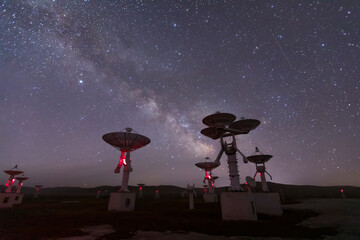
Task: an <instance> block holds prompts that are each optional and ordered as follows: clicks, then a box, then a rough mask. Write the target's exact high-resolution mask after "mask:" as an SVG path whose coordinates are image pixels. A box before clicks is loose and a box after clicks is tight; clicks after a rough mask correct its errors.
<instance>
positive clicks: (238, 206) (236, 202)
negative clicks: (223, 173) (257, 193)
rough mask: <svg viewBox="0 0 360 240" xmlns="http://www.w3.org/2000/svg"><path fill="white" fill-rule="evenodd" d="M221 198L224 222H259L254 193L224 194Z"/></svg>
mask: <svg viewBox="0 0 360 240" xmlns="http://www.w3.org/2000/svg"><path fill="white" fill-rule="evenodd" d="M220 198H221V214H222V219H223V220H250V221H257V213H256V206H255V202H254V197H253V194H252V193H249V192H222V193H221V194H220Z"/></svg>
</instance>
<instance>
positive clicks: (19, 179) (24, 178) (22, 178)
mask: <svg viewBox="0 0 360 240" xmlns="http://www.w3.org/2000/svg"><path fill="white" fill-rule="evenodd" d="M15 179H16V180H18V181H21V182H22V181H25V180H27V179H29V178H28V177H16V178H15Z"/></svg>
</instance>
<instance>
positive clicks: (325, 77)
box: [0, 0, 360, 187]
mask: <svg viewBox="0 0 360 240" xmlns="http://www.w3.org/2000/svg"><path fill="white" fill-rule="evenodd" d="M359 19H360V3H359V1H350V0H349V1H330V0H329V1H327V0H323V1H285V0H283V1H240V0H239V1H235V0H234V1H225V0H224V1H195V0H191V1H190V0H188V1H154V2H153V1H145V0H144V1H141V0H139V1H133V0H129V1H110V0H109V1H105V0H104V1H103V0H102V1H95V0H92V1H90V0H87V1H65V0H61V1H60V0H51V1H50V0H39V1H37V0H28V1H25V0H22V1H21V0H19V1H15V0H14V1H10V0H9V1H4V0H0V169H2V170H5V169H9V168H12V167H13V166H14V165H15V164H17V165H18V166H19V168H20V169H21V170H24V171H25V173H26V176H28V177H30V179H29V180H28V181H26V182H25V184H24V186H32V185H33V184H43V185H45V186H82V187H94V186H99V185H120V183H121V174H120V175H119V174H114V172H113V171H114V168H115V167H116V165H117V162H118V160H119V157H120V152H119V151H118V150H116V149H115V148H113V147H111V146H110V145H108V144H107V143H105V142H104V141H103V140H102V138H101V137H102V135H103V134H105V133H108V132H114V131H122V130H124V128H126V127H132V128H133V129H134V130H135V131H136V132H137V133H139V134H142V135H145V136H147V137H149V138H150V139H151V143H150V144H149V145H147V146H146V147H144V148H142V149H139V150H136V151H135V152H133V153H132V155H131V158H132V166H133V168H134V171H133V172H132V173H131V175H130V182H129V184H130V185H135V184H136V183H139V182H143V183H146V184H147V185H160V184H171V185H177V186H186V184H187V183H189V184H192V183H194V184H195V185H196V186H197V187H200V186H201V185H202V180H203V177H204V172H203V171H202V170H200V169H198V168H197V167H195V166H194V163H196V162H198V161H201V160H203V159H204V158H205V157H207V156H208V157H210V158H212V159H215V158H216V155H217V153H218V151H219V150H220V144H219V142H218V141H215V140H211V139H208V138H206V137H205V136H203V135H201V134H200V130H201V129H203V128H204V127H205V125H203V124H202V119H203V118H204V117H205V116H207V115H209V114H213V113H215V112H217V111H220V112H229V113H233V114H234V115H236V116H237V117H238V118H240V117H246V118H255V119H259V120H260V121H261V124H260V126H259V127H258V128H257V129H255V130H254V131H252V132H250V133H249V134H248V135H241V136H238V137H237V140H238V141H237V143H238V147H239V149H240V150H241V151H242V152H244V153H245V154H246V155H251V154H252V153H253V152H254V150H255V147H256V146H257V147H259V148H260V150H261V151H262V152H263V153H264V154H272V155H273V156H274V157H273V158H272V159H271V160H270V161H269V162H268V163H267V170H268V172H269V173H270V174H271V175H272V176H273V181H274V182H278V183H284V184H312V185H355V186H360V177H359V174H360V116H359V114H360V100H359V99H360V81H359V76H360V73H359V71H360V33H359V31H360V20H359ZM238 159H239V170H240V177H241V181H242V183H243V181H244V179H245V176H247V175H250V176H253V174H254V173H255V165H254V164H251V163H249V164H244V163H243V162H242V158H241V157H240V156H238ZM221 163H222V164H221V166H220V167H219V168H218V169H216V170H214V175H217V176H219V179H218V181H217V182H216V185H217V186H224V185H229V184H230V181H229V177H228V167H227V162H226V156H225V155H224V156H223V158H222V159H221ZM6 179H7V175H5V174H4V173H1V174H0V181H1V184H5V182H6Z"/></svg>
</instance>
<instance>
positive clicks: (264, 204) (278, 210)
mask: <svg viewBox="0 0 360 240" xmlns="http://www.w3.org/2000/svg"><path fill="white" fill-rule="evenodd" d="M253 194H254V200H255V204H256V210H257V212H258V213H263V214H267V215H274V216H281V215H283V209H282V206H281V201H280V196H279V194H278V193H253Z"/></svg>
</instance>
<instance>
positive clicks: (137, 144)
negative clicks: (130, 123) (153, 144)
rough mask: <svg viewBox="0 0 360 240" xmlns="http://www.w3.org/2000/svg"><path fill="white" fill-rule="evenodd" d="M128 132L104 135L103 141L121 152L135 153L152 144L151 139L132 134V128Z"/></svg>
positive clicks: (127, 129)
mask: <svg viewBox="0 0 360 240" xmlns="http://www.w3.org/2000/svg"><path fill="white" fill-rule="evenodd" d="M125 130H126V132H111V133H107V134H104V135H103V137H102V138H103V140H104V141H105V142H107V143H108V144H110V145H111V146H113V147H114V148H116V149H118V150H120V151H130V152H132V151H134V150H136V149H139V148H141V147H144V146H145V145H147V144H149V143H150V139H149V138H148V137H145V136H143V135H140V134H137V133H132V132H131V131H132V129H131V128H126V129H125Z"/></svg>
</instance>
